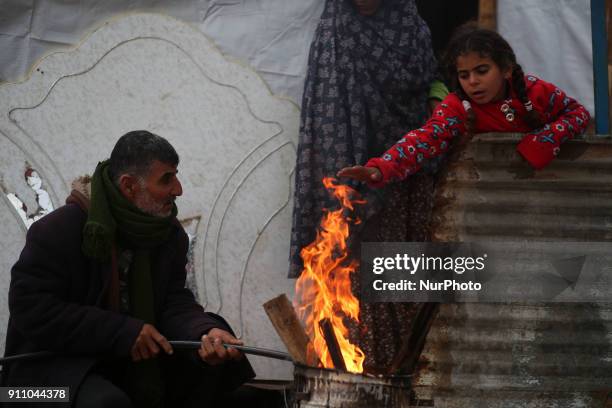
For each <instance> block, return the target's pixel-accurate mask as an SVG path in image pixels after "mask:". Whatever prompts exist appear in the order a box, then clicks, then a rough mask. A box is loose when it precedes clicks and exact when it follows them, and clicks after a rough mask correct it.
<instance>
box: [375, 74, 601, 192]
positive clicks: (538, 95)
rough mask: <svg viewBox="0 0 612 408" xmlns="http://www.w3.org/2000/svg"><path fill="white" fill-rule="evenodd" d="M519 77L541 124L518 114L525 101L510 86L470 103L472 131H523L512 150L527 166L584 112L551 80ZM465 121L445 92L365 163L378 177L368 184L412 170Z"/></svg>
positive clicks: (583, 120) (549, 153)
mask: <svg viewBox="0 0 612 408" xmlns="http://www.w3.org/2000/svg"><path fill="white" fill-rule="evenodd" d="M525 83H526V89H527V94H528V96H529V99H530V100H531V102H532V103H533V108H534V109H536V110H537V111H538V112H540V113H541V115H542V116H543V118H544V120H545V122H546V124H545V125H544V126H543V127H542V128H539V129H535V130H534V129H531V128H530V127H529V126H528V125H527V123H526V122H525V121H524V120H523V119H522V118H523V117H524V116H525V114H526V111H525V107H524V106H523V104H522V103H521V101H520V100H519V99H518V98H517V96H516V94H515V93H514V91H513V90H510V98H509V99H506V100H502V101H498V102H489V103H487V104H483V105H478V104H476V103H472V104H471V106H472V109H473V110H474V114H475V116H476V121H475V126H474V133H484V132H521V133H526V134H525V136H524V137H523V139H522V140H521V142H520V143H519V145H518V147H517V150H518V152H519V153H520V154H521V155H522V156H523V157H524V158H525V159H526V160H527V161H528V162H529V163H530V164H531V166H533V167H534V168H535V169H541V168H543V167H545V166H546V165H547V164H548V163H550V162H551V161H552V159H553V158H554V157H555V156H556V155H557V154H558V153H559V149H560V146H561V144H562V143H564V142H565V141H567V140H569V139H571V138H573V137H575V136H577V135H580V134H582V133H583V132H584V131H585V129H586V127H587V125H588V122H589V120H590V116H589V112H588V111H587V110H586V109H585V108H584V106H582V105H581V104H579V103H578V102H576V100H574V99H573V98H570V97H569V96H567V95H566V94H565V92H563V91H562V90H560V89H559V88H557V87H556V86H555V85H553V84H550V83H548V82H545V81H543V80H541V79H538V78H536V77H534V76H532V75H527V76H525ZM466 121H467V113H466V111H465V108H464V107H463V105H462V102H461V100H460V99H459V97H458V96H457V95H455V94H454V93H451V94H449V95H448V96H447V97H446V98H445V99H444V100H443V101H442V103H440V105H438V108H437V109H436V111H435V112H434V113H433V115H432V116H431V118H430V119H429V120H428V121H427V123H425V125H424V126H423V127H421V128H419V129H416V130H413V131H410V132H408V133H407V134H406V135H404V137H402V138H401V139H400V140H399V141H398V142H397V143H396V144H395V145H394V146H393V147H391V148H390V149H389V150H387V152H386V153H385V154H383V155H382V156H381V157H379V158H375V159H371V160H369V161H368V162H367V163H366V166H368V167H377V168H378V169H379V170H380V172H381V173H382V180H381V181H380V182H379V183H374V185H384V184H386V183H388V182H390V181H397V180H401V179H404V178H406V177H408V176H409V175H411V174H414V173H415V172H416V171H418V170H419V169H420V168H421V165H422V164H423V162H424V161H426V160H428V159H431V158H433V157H436V156H438V155H439V154H442V153H444V152H446V151H447V150H448V148H449V146H450V142H451V140H452V139H453V138H454V137H455V136H458V135H460V134H464V133H465V131H466V129H465V122H466Z"/></svg>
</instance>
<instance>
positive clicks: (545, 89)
mask: <svg viewBox="0 0 612 408" xmlns="http://www.w3.org/2000/svg"><path fill="white" fill-rule="evenodd" d="M527 80H528V81H531V82H534V83H533V85H532V86H531V87H530V88H529V91H528V93H529V98H530V99H531V100H532V101H533V102H534V105H535V107H536V109H538V108H539V109H538V110H539V111H540V112H542V116H543V118H544V120H545V121H546V124H545V125H544V126H543V127H542V128H540V129H537V130H535V131H533V132H530V133H528V134H526V135H525V137H523V139H522V140H521V142H520V143H519V145H518V147H517V150H518V152H519V153H520V154H521V155H522V156H523V157H524V158H525V160H527V161H528V162H529V164H531V166H532V167H533V168H535V169H541V168H543V167H545V166H547V165H548V163H550V162H551V161H552V159H554V157H555V156H556V155H557V154H559V150H560V148H561V144H562V143H564V142H565V141H567V140H569V139H572V138H574V137H576V136H578V135H581V134H582V133H584V131H585V130H586V128H587V126H588V124H589V120H590V118H591V117H590V115H589V112H588V111H587V110H586V109H585V108H584V106H582V105H581V104H580V103H578V102H576V100H575V99H573V98H570V97H569V96H567V95H566V94H565V92H563V91H562V90H560V89H559V88H557V87H556V86H555V85H553V84H550V83H548V82H545V81H542V80H541V79H537V78H535V77H532V76H528V77H527Z"/></svg>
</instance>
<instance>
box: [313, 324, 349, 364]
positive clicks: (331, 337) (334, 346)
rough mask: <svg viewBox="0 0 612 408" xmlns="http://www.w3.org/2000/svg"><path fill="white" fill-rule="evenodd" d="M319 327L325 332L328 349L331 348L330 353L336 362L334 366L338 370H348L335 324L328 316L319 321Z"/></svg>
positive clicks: (324, 336)
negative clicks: (335, 331)
mask: <svg viewBox="0 0 612 408" xmlns="http://www.w3.org/2000/svg"><path fill="white" fill-rule="evenodd" d="M319 327H320V328H321V331H322V332H323V338H324V339H325V343H326V344H327V350H329V355H330V357H331V359H332V362H333V363H334V368H336V369H337V370H342V371H346V364H344V357H343V356H342V350H340V345H339V344H338V339H337V338H336V334H335V333H334V326H332V324H331V321H330V320H329V319H328V318H325V319H323V320H321V321H320V322H319Z"/></svg>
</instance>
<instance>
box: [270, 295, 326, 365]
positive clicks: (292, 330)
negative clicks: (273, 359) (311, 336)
mask: <svg viewBox="0 0 612 408" xmlns="http://www.w3.org/2000/svg"><path fill="white" fill-rule="evenodd" d="M263 306H264V309H265V311H266V314H267V315H268V318H269V319H270V321H271V322H272V325H273V326H274V328H275V329H276V332H277V333H278V335H279V336H280V338H281V340H282V341H283V343H284V344H285V347H287V351H288V352H289V354H290V355H291V357H292V358H293V360H294V361H296V362H299V363H302V364H306V365H315V364H316V359H312V358H310V359H309V358H308V348H309V343H310V342H309V340H308V336H307V335H306V332H305V331H304V328H303V327H302V325H301V324H300V322H299V320H298V318H297V315H296V314H295V311H294V310H293V306H291V303H289V299H287V296H286V295H285V294H282V295H280V296H277V297H275V298H274V299H271V300H269V301H267V302H266V303H264V305H263ZM310 347H311V348H312V345H310Z"/></svg>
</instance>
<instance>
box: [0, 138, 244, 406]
mask: <svg viewBox="0 0 612 408" xmlns="http://www.w3.org/2000/svg"><path fill="white" fill-rule="evenodd" d="M178 162H179V157H178V155H177V153H176V151H175V150H174V148H173V147H172V145H170V143H169V142H168V141H167V140H166V139H164V138H162V137H160V136H157V135H154V134H152V133H150V132H147V131H133V132H129V133H127V134H125V135H124V136H122V137H121V138H120V139H119V140H118V141H117V143H116V145H115V147H114V149H113V151H112V153H111V156H110V159H109V160H106V161H103V162H101V163H99V164H98V166H97V167H96V170H95V172H94V175H93V177H92V178H91V189H90V191H91V196H90V198H89V193H88V191H87V189H83V188H81V189H79V190H81V191H77V190H73V192H72V193H71V195H70V197H69V198H68V199H67V200H66V205H64V206H62V207H60V208H58V209H57V210H55V211H53V212H52V213H50V214H48V215H47V216H45V217H43V218H42V219H40V220H39V221H37V222H35V223H34V224H33V225H32V226H31V227H30V229H29V231H28V234H27V238H26V244H25V247H24V249H23V251H22V253H21V256H20V258H19V260H18V261H17V263H16V264H15V265H14V266H13V268H12V271H11V285H10V290H9V309H10V313H11V315H10V319H9V325H8V332H7V338H6V355H7V356H9V355H15V354H21V353H31V352H37V351H51V352H53V353H52V355H51V356H50V357H48V358H45V359H37V360H24V361H18V362H14V363H12V364H10V365H9V366H7V367H5V369H4V373H3V377H4V380H3V382H4V385H5V386H30V387H31V386H37V387H69V391H70V403H66V404H64V406H76V407H77V408H82V407H113V408H122V407H161V406H164V405H165V406H173V407H174V406H184V407H191V406H198V407H206V406H219V401H218V399H217V398H218V394H219V393H223V392H228V391H230V390H231V389H233V388H235V387H237V386H238V385H240V384H241V383H243V382H244V381H245V380H247V379H249V378H252V377H253V376H254V373H253V371H252V368H251V366H250V364H249V363H248V361H247V360H246V359H245V358H244V356H243V355H242V354H241V353H240V352H239V351H238V350H236V349H233V348H231V347H230V348H227V349H226V348H225V347H224V346H223V344H222V343H228V344H241V342H240V341H239V340H237V339H236V338H235V337H234V335H233V334H232V332H231V329H230V327H229V326H228V324H227V323H226V322H225V321H224V320H223V319H222V318H221V317H219V316H217V315H215V314H212V313H206V312H204V310H203V309H202V307H201V306H200V305H199V304H197V303H196V301H195V299H194V297H193V294H192V293H191V292H190V291H189V290H188V289H186V288H185V264H186V262H187V249H188V238H187V235H186V233H185V231H184V230H183V228H182V227H181V225H180V223H179V222H178V221H177V219H176V215H177V208H176V205H175V199H176V197H178V196H180V195H181V194H182V186H181V183H180V181H179V180H178V178H177V172H178V170H177V166H178ZM168 340H196V341H198V340H199V341H201V347H200V349H199V350H198V351H197V352H196V351H193V350H192V351H181V350H173V348H172V346H171V345H170V343H169V342H168ZM16 405H17V406H20V407H24V406H27V405H26V404H24V403H19V404H16Z"/></svg>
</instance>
